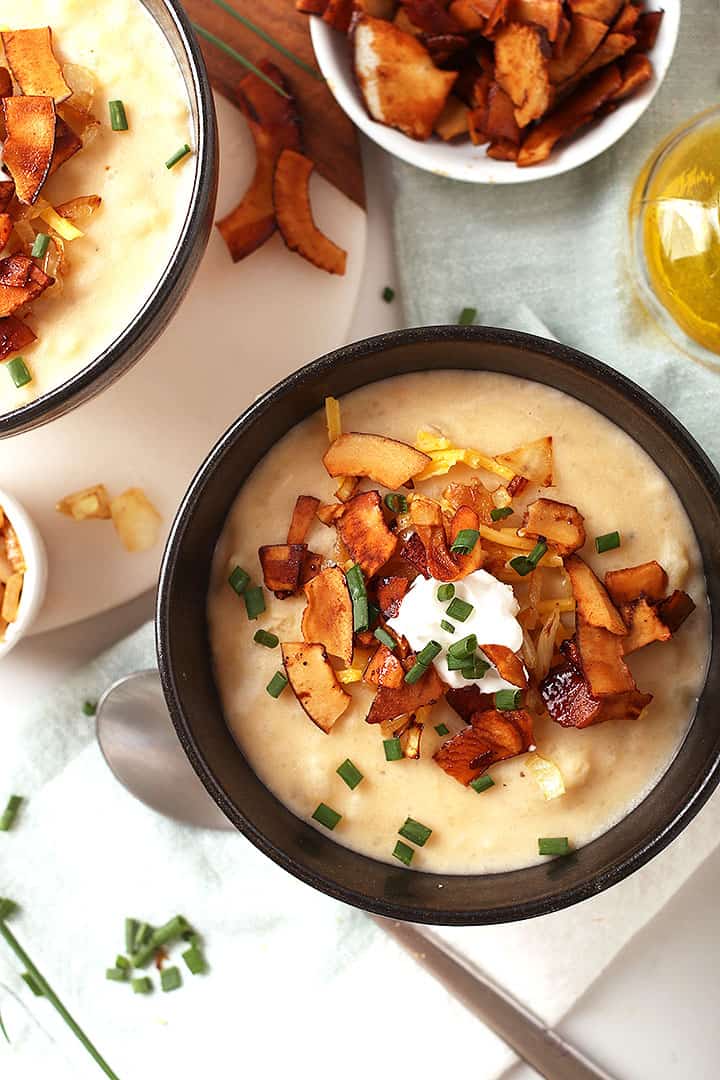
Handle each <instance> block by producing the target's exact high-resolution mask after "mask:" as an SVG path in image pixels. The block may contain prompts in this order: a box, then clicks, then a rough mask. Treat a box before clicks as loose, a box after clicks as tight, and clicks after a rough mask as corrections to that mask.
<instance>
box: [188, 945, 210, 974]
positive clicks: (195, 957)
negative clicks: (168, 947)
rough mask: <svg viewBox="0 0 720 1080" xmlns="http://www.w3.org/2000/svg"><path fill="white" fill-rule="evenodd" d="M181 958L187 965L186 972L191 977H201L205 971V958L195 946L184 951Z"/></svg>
mask: <svg viewBox="0 0 720 1080" xmlns="http://www.w3.org/2000/svg"><path fill="white" fill-rule="evenodd" d="M182 958H183V960H184V961H185V963H186V965H187V968H188V971H190V972H191V973H192V974H193V975H202V974H203V972H205V971H206V970H207V964H206V963H205V957H204V956H203V954H202V952H201V951H200V949H198V948H197V947H196V946H195V945H191V946H190V948H189V949H186V950H185V952H184V953H183V954H182Z"/></svg>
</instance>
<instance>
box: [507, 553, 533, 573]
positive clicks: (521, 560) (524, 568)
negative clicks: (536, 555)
mask: <svg viewBox="0 0 720 1080" xmlns="http://www.w3.org/2000/svg"><path fill="white" fill-rule="evenodd" d="M510 566H512V568H513V570H514V571H515V573H516V574H519V575H520V577H525V576H526V575H527V574H531V573H532V572H533V570H534V569H535V566H534V564H533V563H531V562H530V560H529V559H528V558H527V556H526V555H516V557H515V558H514V559H511V560H510Z"/></svg>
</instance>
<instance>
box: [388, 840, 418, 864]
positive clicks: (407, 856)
mask: <svg viewBox="0 0 720 1080" xmlns="http://www.w3.org/2000/svg"><path fill="white" fill-rule="evenodd" d="M414 854H415V852H414V851H413V849H412V848H411V847H410V845H409V844H404V843H403V841H402V840H398V842H397V844H396V845H395V848H394V849H393V855H394V856H395V858H396V859H399V860H400V862H401V863H405V865H406V866H409V865H410V863H411V862H412V861H413V855H414Z"/></svg>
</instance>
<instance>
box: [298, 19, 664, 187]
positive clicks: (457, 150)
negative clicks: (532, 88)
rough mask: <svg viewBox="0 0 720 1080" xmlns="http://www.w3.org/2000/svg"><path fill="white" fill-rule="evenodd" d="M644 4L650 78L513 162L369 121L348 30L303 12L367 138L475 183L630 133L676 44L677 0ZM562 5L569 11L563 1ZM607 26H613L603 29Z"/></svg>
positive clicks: (543, 167)
mask: <svg viewBox="0 0 720 1080" xmlns="http://www.w3.org/2000/svg"><path fill="white" fill-rule="evenodd" d="M573 6H574V7H577V4H574V5H573ZM451 7H452V5H451ZM644 7H645V10H647V11H653V10H656V9H657V10H659V9H660V8H662V9H664V15H663V18H662V22H661V24H660V29H659V32H658V35H657V39H656V41H655V43H654V45H653V46H652V48H651V49H650V51H649V52H648V59H649V60H650V62H651V64H652V70H653V74H652V77H651V78H650V79H649V81H647V82H645V83H644V85H642V86H640V87H639V89H637V90H636V91H635V92H634V93H633V95H632V96H631V97H628V98H627V99H626V100H624V101H622V102H620V103H619V105H618V107H616V108H614V109H613V111H609V112H608V114H607V115H604V116H602V118H601V119H597V120H595V121H593V122H592V123H589V124H588V125H587V126H585V127H583V128H581V129H580V130H579V131H578V132H577V134H575V135H574V136H573V137H572V138H570V139H568V140H566V141H562V142H560V143H558V145H557V146H556V148H555V149H553V151H552V153H551V154H550V156H549V157H548V158H547V159H546V160H545V161H542V162H540V163H538V164H535V165H530V166H528V167H525V168H519V167H518V166H517V164H516V163H515V162H514V161H500V160H496V159H494V158H491V157H488V156H487V153H486V150H487V147H486V146H484V145H482V146H476V145H474V144H473V143H472V142H471V141H470V139H469V138H467V137H465V138H463V139H457V140H454V141H451V142H444V141H443V140H442V139H441V138H439V137H438V136H437V135H432V136H431V137H430V138H429V139H426V140H424V141H421V140H418V139H414V138H410V137H409V136H408V135H405V134H403V133H402V132H401V131H399V130H396V129H395V128H392V127H388V126H387V125H386V124H383V123H379V122H378V121H376V120H374V119H373V118H372V117H371V116H370V113H369V112H368V109H367V107H366V104H365V101H364V99H363V94H362V92H361V89H360V86H359V83H358V80H357V78H356V76H355V70H354V57H353V43H352V34H351V35H350V36H348V35H347V34H344V33H341V32H339V31H338V30H335V29H334V28H333V27H332V26H329V25H328V24H327V23H326V22H324V21H323V19H322V18H320V17H319V16H317V15H310V16H308V18H309V20H310V32H311V37H312V43H313V47H314V49H315V57H316V59H317V63H318V66H319V68H320V70H321V72H322V74H323V75H324V76H325V79H326V81H327V84H328V86H329V88H330V90H331V92H332V94H333V95H334V97H335V100H336V101H337V102H338V104H339V105H340V107H341V108H342V109H343V111H344V112H345V113H347V115H348V116H349V117H350V119H351V120H352V121H353V123H354V124H355V125H356V126H357V127H358V128H359V129H360V130H361V131H362V132H363V133H364V134H365V135H367V136H368V138H370V139H372V140H373V141H374V142H376V143H377V144H378V145H379V146H381V147H382V148H383V149H384V150H387V151H388V152H389V153H390V154H394V155H395V157H398V158H401V159H402V160H403V161H406V162H408V163H409V164H410V165H415V166H417V167H418V168H420V169H425V170H426V171H428V172H432V173H435V174H436V175H438V176H445V177H449V178H452V179H454V180H465V181H469V182H471V183H475V184H519V183H527V182H528V181H531V180H547V179H548V178H550V177H552V176H559V175H560V174H561V173H564V172H568V171H569V170H571V169H576V168H577V167H578V166H580V165H584V164H586V162H588V161H591V160H592V159H593V158H595V157H597V156H598V154H602V153H603V151H604V150H607V149H608V148H609V147H610V146H612V145H613V144H614V143H616V142H617V141H618V139H620V138H622V136H623V135H625V134H626V133H627V132H629V131H630V129H631V128H632V127H633V126H634V124H635V123H636V122H637V121H638V120H639V119H640V117H641V116H642V114H643V113H644V112H645V110H646V109H647V108H648V106H649V105H650V103H651V101H652V99H653V98H654V96H655V94H656V93H657V91H658V89H659V87H660V85H661V83H662V81H663V79H664V78H665V75H666V73H667V70H668V67H669V65H670V61H671V60H672V56H673V53H674V51H675V44H676V42H677V36H678V28H679V23H680V8H681V3H680V0H662V2H660V0H657V2H655V0H646V3H645V5H644ZM564 10H566V11H567V12H568V13H569V11H570V9H569V8H567V5H566V7H565V9H564ZM611 33H612V26H611V27H610V32H609V35H608V36H610V34H611ZM481 40H483V39H481Z"/></svg>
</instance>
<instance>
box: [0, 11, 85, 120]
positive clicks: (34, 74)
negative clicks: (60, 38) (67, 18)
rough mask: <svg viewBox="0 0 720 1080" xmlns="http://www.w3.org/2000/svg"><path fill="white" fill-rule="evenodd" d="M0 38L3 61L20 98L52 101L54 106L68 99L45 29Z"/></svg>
mask: <svg viewBox="0 0 720 1080" xmlns="http://www.w3.org/2000/svg"><path fill="white" fill-rule="evenodd" d="M0 37H1V38H2V43H3V47H4V49H5V59H6V60H7V62H8V66H9V68H10V70H11V71H12V74H13V78H14V79H15V82H16V83H17V84H18V86H19V87H20V89H21V90H22V92H23V94H25V95H26V96H28V97H50V98H54V99H55V104H56V105H59V104H60V102H62V101H65V99H66V98H69V97H70V94H71V93H72V90H71V89H70V87H69V86H68V84H67V83H66V82H65V79H64V78H63V73H62V69H61V67H60V65H59V63H58V62H57V60H56V58H55V53H54V52H53V47H52V30H51V29H50V27H49V26H38V27H37V28H35V29H32V30H4V31H3V32H2V34H0Z"/></svg>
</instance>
